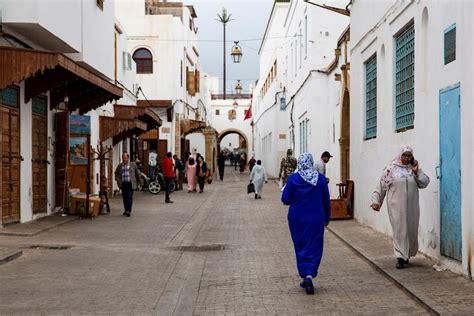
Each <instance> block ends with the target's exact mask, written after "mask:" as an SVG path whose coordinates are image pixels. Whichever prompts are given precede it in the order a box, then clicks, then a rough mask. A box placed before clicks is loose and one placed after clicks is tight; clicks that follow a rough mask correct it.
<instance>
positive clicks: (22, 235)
mask: <svg viewBox="0 0 474 316" xmlns="http://www.w3.org/2000/svg"><path fill="white" fill-rule="evenodd" d="M76 219H78V217H77V216H71V218H70V219H68V220H65V221H63V222H60V223H55V224H53V225H50V226H47V227H44V228H40V229H38V230H36V231H33V232H29V233H25V232H15V231H11V232H8V231H1V230H0V236H14V237H31V236H36V235H38V234H41V233H44V232H45V231H48V230H50V229H51V228H54V227H59V226H61V225H64V224H67V223H70V222H72V221H75V220H76ZM18 225H23V224H18Z"/></svg>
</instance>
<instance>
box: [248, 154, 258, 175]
mask: <svg viewBox="0 0 474 316" xmlns="http://www.w3.org/2000/svg"><path fill="white" fill-rule="evenodd" d="M256 163H257V160H255V158H254V157H252V158H250V160H249V170H250V172H252V169H253V167H254V166H255V164H256Z"/></svg>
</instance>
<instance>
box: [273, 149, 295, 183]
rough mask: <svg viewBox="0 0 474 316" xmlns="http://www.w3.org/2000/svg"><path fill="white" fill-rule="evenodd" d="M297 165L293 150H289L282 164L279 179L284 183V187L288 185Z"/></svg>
mask: <svg viewBox="0 0 474 316" xmlns="http://www.w3.org/2000/svg"><path fill="white" fill-rule="evenodd" d="M297 165H298V161H297V160H296V158H295V157H293V150H291V149H288V150H287V151H286V157H284V158H283V159H282V160H281V163H280V174H279V175H278V178H279V179H280V180H281V181H282V185H285V184H286V181H287V180H288V177H289V176H290V175H291V174H293V173H294V172H295V170H296V166H297Z"/></svg>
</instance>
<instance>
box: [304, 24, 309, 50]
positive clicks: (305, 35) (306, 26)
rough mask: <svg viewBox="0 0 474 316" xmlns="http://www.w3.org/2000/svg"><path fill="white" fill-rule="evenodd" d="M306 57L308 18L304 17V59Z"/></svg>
mask: <svg viewBox="0 0 474 316" xmlns="http://www.w3.org/2000/svg"><path fill="white" fill-rule="evenodd" d="M306 57H308V16H307V15H306V16H305V17H304V58H306Z"/></svg>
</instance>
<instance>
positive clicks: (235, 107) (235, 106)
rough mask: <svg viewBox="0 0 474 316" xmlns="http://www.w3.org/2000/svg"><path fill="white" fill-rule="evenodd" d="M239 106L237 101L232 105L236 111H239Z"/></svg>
mask: <svg viewBox="0 0 474 316" xmlns="http://www.w3.org/2000/svg"><path fill="white" fill-rule="evenodd" d="M238 106H239V104H238V103H237V100H236V101H234V103H232V107H233V108H234V110H237V107H238Z"/></svg>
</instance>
